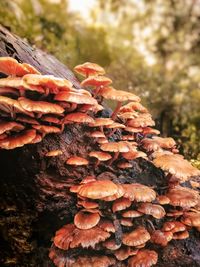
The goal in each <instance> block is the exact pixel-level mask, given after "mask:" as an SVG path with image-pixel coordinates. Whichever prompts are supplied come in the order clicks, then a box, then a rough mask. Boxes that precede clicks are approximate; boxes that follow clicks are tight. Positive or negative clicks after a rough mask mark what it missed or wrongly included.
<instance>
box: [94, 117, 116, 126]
mask: <svg viewBox="0 0 200 267" xmlns="http://www.w3.org/2000/svg"><path fill="white" fill-rule="evenodd" d="M113 123H114V121H113V120H112V119H110V118H97V119H95V121H94V122H93V123H90V127H99V126H107V125H111V124H113Z"/></svg>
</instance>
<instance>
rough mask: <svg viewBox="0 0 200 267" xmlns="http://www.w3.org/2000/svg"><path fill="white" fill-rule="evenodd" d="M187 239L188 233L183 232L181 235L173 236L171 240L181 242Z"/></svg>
mask: <svg viewBox="0 0 200 267" xmlns="http://www.w3.org/2000/svg"><path fill="white" fill-rule="evenodd" d="M188 237H189V232H188V231H187V230H186V231H183V232H181V233H175V234H173V239H175V240H182V239H186V238H188Z"/></svg>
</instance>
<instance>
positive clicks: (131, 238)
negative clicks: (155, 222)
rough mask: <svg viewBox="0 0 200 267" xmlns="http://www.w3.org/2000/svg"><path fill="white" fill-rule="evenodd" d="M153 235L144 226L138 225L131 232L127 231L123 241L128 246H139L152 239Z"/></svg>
mask: <svg viewBox="0 0 200 267" xmlns="http://www.w3.org/2000/svg"><path fill="white" fill-rule="evenodd" d="M150 238H151V236H150V234H149V233H148V231H147V230H146V229H145V228H144V227H138V228H136V229H135V230H133V231H132V232H130V233H125V234H124V235H123V238H122V243H123V244H124V245H126V246H134V247H136V246H139V245H141V244H143V243H146V242H147V241H148V240H150Z"/></svg>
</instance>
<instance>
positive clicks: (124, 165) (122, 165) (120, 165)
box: [117, 162, 133, 169]
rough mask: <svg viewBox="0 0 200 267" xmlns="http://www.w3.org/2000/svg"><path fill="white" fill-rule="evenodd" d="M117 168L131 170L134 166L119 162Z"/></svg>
mask: <svg viewBox="0 0 200 267" xmlns="http://www.w3.org/2000/svg"><path fill="white" fill-rule="evenodd" d="M117 167H118V168H119V169H130V168H133V165H132V164H131V163H129V162H119V163H118V164H117Z"/></svg>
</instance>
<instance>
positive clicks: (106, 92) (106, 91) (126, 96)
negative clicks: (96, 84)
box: [98, 87, 140, 120]
mask: <svg viewBox="0 0 200 267" xmlns="http://www.w3.org/2000/svg"><path fill="white" fill-rule="evenodd" d="M98 94H99V95H101V96H103V97H104V98H106V99H110V100H116V101H117V102H118V103H117V106H116V108H115V110H114V111H113V113H112V116H111V118H112V119H113V120H115V119H116V116H117V113H118V111H119V110H120V108H121V105H122V103H123V102H125V101H136V102H139V101H140V98H139V97H138V96H136V95H134V94H133V93H130V92H125V91H121V90H116V89H114V88H112V87H104V88H100V90H99V92H98Z"/></svg>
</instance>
